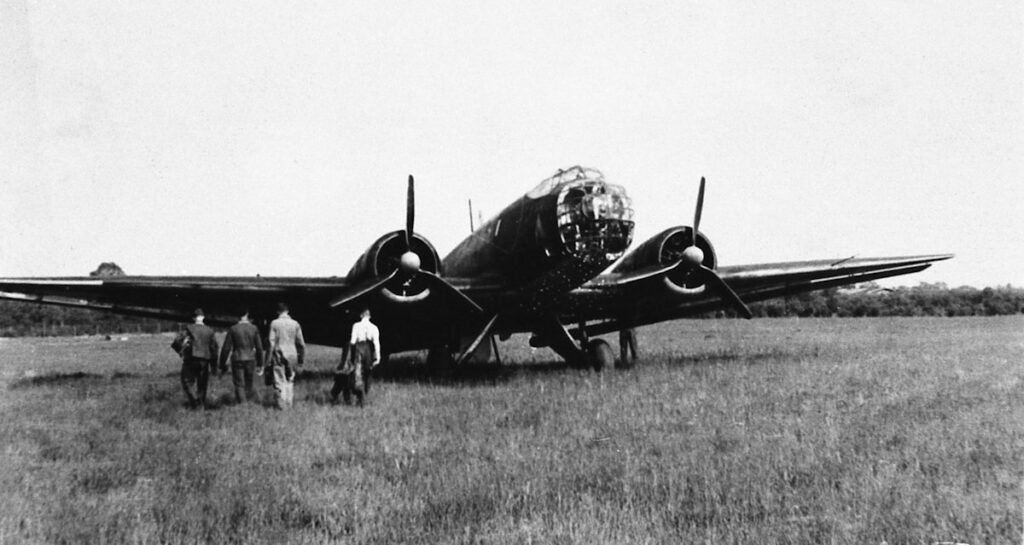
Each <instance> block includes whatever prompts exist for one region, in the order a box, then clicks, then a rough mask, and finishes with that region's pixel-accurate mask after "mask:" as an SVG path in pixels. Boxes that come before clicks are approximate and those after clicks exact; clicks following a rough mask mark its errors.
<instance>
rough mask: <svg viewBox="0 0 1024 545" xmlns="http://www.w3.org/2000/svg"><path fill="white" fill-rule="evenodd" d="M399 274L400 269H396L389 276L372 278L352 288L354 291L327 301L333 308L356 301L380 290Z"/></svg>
mask: <svg viewBox="0 0 1024 545" xmlns="http://www.w3.org/2000/svg"><path fill="white" fill-rule="evenodd" d="M397 275H398V269H395V270H394V271H392V272H391V274H389V275H387V276H383V277H380V278H376V279H374V280H371V281H370V282H368V283H366V284H363V285H362V286H360V287H359V288H357V289H354V290H352V291H350V292H348V293H344V294H342V295H339V296H338V297H335V298H334V299H331V300H330V301H329V302H328V303H327V306H329V307H331V308H338V307H340V306H342V305H345V304H348V303H351V302H352V301H355V300H356V299H359V298H361V297H364V296H366V295H367V294H370V293H372V292H375V291H377V290H379V289H380V288H382V287H384V285H385V284H387V283H388V282H390V281H391V279H392V278H394V277H395V276H397Z"/></svg>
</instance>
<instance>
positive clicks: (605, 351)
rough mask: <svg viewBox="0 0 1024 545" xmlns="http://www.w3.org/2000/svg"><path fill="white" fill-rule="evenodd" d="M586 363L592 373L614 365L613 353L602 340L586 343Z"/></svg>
mask: <svg viewBox="0 0 1024 545" xmlns="http://www.w3.org/2000/svg"><path fill="white" fill-rule="evenodd" d="M587 361H588V362H589V363H590V366H591V367H593V368H594V371H598V372H600V371H601V370H602V369H604V368H605V367H609V366H612V365H615V353H614V352H612V347H611V346H609V345H608V343H607V342H606V341H605V340H604V339H593V340H591V341H590V342H589V343H587Z"/></svg>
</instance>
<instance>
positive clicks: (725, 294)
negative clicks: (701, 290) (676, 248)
mask: <svg viewBox="0 0 1024 545" xmlns="http://www.w3.org/2000/svg"><path fill="white" fill-rule="evenodd" d="M703 210H704V177H703V176H702V177H701V179H700V189H699V190H698V191H697V209H696V210H695V211H694V212H693V232H692V233H691V235H692V237H691V238H690V246H689V247H687V248H686V249H685V250H683V257H682V259H681V260H680V261H681V263H683V264H684V265H685V266H686V267H687V268H688V269H690V272H691V273H697V274H700V275H702V276H703V277H704V281H705V282H707V283H708V284H710V285H711V286H712V288H713V289H714V290H715V291H717V292H718V296H719V297H721V298H722V300H723V301H725V302H726V303H729V304H730V305H732V306H733V308H735V309H736V312H739V313H740V315H742V316H743V317H744V318H747V319H750V318H753V317H754V315H753V313H751V312H750V308H749V307H747V305H746V303H744V302H743V299H740V296H739V295H737V294H736V292H735V291H733V289H732V288H730V287H729V284H726V283H725V280H722V277H720V276H718V273H717V272H715V270H714V269H712V268H711V267H708V266H706V265H704V250H701V249H700V248H698V247H697V230H698V229H699V228H700V216H701V213H702V212H703Z"/></svg>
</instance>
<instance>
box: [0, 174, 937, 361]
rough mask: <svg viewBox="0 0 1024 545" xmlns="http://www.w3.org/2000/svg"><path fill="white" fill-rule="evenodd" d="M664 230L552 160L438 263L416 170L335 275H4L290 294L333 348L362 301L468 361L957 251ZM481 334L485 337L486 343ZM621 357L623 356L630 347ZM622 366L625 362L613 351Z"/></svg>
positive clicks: (109, 307)
mask: <svg viewBox="0 0 1024 545" xmlns="http://www.w3.org/2000/svg"><path fill="white" fill-rule="evenodd" d="M703 201H704V179H701V181H700V189H699V191H698V194H697V206H696V212H695V214H694V219H693V225H692V226H685V225H682V226H677V227H670V228H668V229H665V230H664V231H662V232H660V233H658V234H657V235H654V236H653V237H651V238H650V239H648V240H646V241H644V242H643V243H641V244H640V245H638V246H636V247H635V248H633V249H632V250H631V251H628V249H629V248H630V245H631V243H632V242H633V226H634V222H633V210H632V206H631V201H630V199H629V197H628V196H627V195H626V191H625V189H623V188H622V187H621V186H618V185H613V184H610V183H608V182H606V181H605V179H604V176H603V175H602V174H601V173H600V172H599V171H597V170H594V169H590V168H584V167H580V166H575V167H572V168H569V169H567V170H559V171H558V172H557V173H556V174H555V175H554V176H552V177H550V178H548V179H546V180H544V181H543V182H541V183H540V185H538V186H537V187H535V188H534V189H533V190H531V191H530V192H528V193H526V194H525V195H523V196H522V197H521V198H520V199H518V200H517V201H515V202H513V203H512V204H511V205H509V206H508V207H507V208H505V209H504V210H502V211H501V213H500V214H498V215H497V216H496V217H494V218H493V219H491V220H489V221H487V222H485V223H483V224H482V225H480V226H479V227H478V228H477V229H475V230H474V231H473V233H472V234H471V235H470V236H469V237H468V238H466V239H465V240H463V241H462V243H461V244H459V245H458V246H456V247H455V249H454V250H452V251H451V253H449V254H448V255H447V257H445V258H444V259H440V258H439V256H438V253H437V250H435V249H434V246H433V245H432V244H431V243H430V242H429V241H428V240H427V239H426V238H424V237H423V236H422V235H420V234H418V233H416V232H415V231H414V230H413V223H414V218H415V200H414V191H413V178H412V176H409V186H408V201H407V209H406V221H405V229H404V230H397V231H392V232H389V233H386V234H384V235H383V236H381V237H380V238H378V239H377V240H376V241H375V242H374V243H373V244H371V245H370V247H369V248H368V249H367V250H366V251H365V252H364V253H363V254H362V256H360V257H359V259H358V260H357V261H356V263H355V265H354V266H353V267H352V270H350V271H349V273H348V275H347V276H345V277H344V278H339V277H333V276H332V277H324V278H295V277H278V278H272V277H261V276H256V277H195V276H161V277H158V276H118V277H105V278H96V277H63V278H8V279H0V298H3V299H12V300H18V301H28V302H35V303H42V304H53V305H63V306H71V307H81V308H89V309H100V310H105V311H109V312H114V313H119V314H129V315H137V316H146V317H155V318H163V319H169V320H177V321H188V319H189V318H190V316H191V312H192V309H193V308H195V307H199V306H201V307H203V308H204V309H206V312H207V323H209V324H212V325H219V326H227V325H230V324H231V323H233V322H234V321H235V320H236V319H237V317H238V315H239V314H240V309H242V308H248V309H250V313H251V315H253V316H255V317H256V318H257V319H258V320H266V319H269V318H270V317H271V316H272V311H273V309H274V307H275V306H276V304H277V303H278V302H281V301H283V302H286V303H288V304H289V306H290V307H291V310H292V315H293V316H295V317H296V318H297V319H298V320H299V321H300V322H301V323H302V325H303V331H304V333H305V337H306V339H307V340H308V341H309V342H314V343H318V344H325V345H332V346H342V345H344V344H346V343H347V342H348V332H349V324H351V323H353V322H354V321H355V320H357V319H358V316H359V313H360V311H361V310H362V309H364V308H369V309H370V310H371V312H372V314H373V319H374V321H375V322H376V323H377V325H378V326H379V328H380V331H381V343H382V345H383V350H384V352H386V353H389V354H390V353H396V352H402V351H410V350H420V349H428V350H429V352H428V361H430V362H432V363H435V364H439V365H445V364H449V363H462V362H463V361H466V360H467V359H469V358H470V357H471V356H474V355H477V356H479V355H480V354H481V353H487V354H485V355H486V356H487V357H489V352H490V349H491V348H492V347H494V348H495V349H496V348H497V343H496V341H495V340H494V336H498V337H499V338H501V339H503V340H505V339H508V337H509V336H510V335H511V334H513V333H531V334H532V337H531V338H530V344H531V345H532V346H536V347H541V346H547V347H550V348H551V349H553V350H554V351H555V352H556V353H558V355H559V356H561V357H562V358H564V359H565V360H566V361H567V362H568V363H569V364H571V365H573V366H579V367H588V366H589V367H593V368H595V369H598V370H600V369H601V368H603V367H604V366H607V365H610V364H613V363H616V362H615V357H614V355H613V352H612V350H611V348H610V346H609V345H608V343H607V342H605V341H604V340H602V339H599V338H596V337H597V336H598V335H602V334H606V333H611V332H614V331H619V330H623V329H629V328H635V327H637V326H643V325H646V324H652V323H655V322H661V321H665V320H673V319H677V318H683V317H686V316H692V315H695V314H701V313H705V312H708V311H712V310H716V309H725V308H731V309H733V310H735V311H736V312H737V313H738V314H739V315H741V316H745V317H747V318H749V317H750V316H751V313H750V309H749V308H747V305H746V303H745V302H747V301H758V300H763V299H769V298H772V297H781V296H786V295H791V294H795V293H799V292H805V291H811V290H818V289H824V288H829V287H833V286H840V285H844V284H852V283H856V282H865V281H869V280H876V279H879V278H885V277H890V276H897V275H902V274H910V273H915V272H918V271H922V270H924V269H926V268H928V267H929V266H931V263H932V262H935V261H941V260H944V259H949V258H951V257H952V255H946V254H944V255H922V256H911V257H887V258H860V259H854V258H850V259H842V260H834V259H833V260H817V261H800V262H788V263H773V264H762V265H741V266H730V267H719V266H718V258H717V256H716V254H715V250H714V247H713V246H712V245H711V241H710V240H709V239H708V237H707V236H706V235H705V234H704V233H701V232H700V230H699V226H700V217H701V209H702V207H703ZM485 341H486V342H485ZM623 353H624V354H625V351H623ZM617 363H618V365H619V366H621V367H630V366H631V365H632V364H633V357H632V356H627V357H626V358H625V361H622V359H620V361H619V362H617Z"/></svg>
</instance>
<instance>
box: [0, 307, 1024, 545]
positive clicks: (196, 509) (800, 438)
mask: <svg viewBox="0 0 1024 545" xmlns="http://www.w3.org/2000/svg"><path fill="white" fill-rule="evenodd" d="M639 337H640V342H641V349H642V350H643V351H644V355H645V361H644V362H643V363H642V364H641V365H640V366H639V367H638V368H637V369H635V370H633V371H631V372H616V371H608V372H605V373H604V374H603V375H596V374H593V373H590V372H584V371H576V370H571V369H567V368H565V367H564V366H558V365H554V366H552V365H546V364H544V362H545V361H546V360H550V359H551V356H550V354H549V353H548V352H547V351H544V350H541V351H532V350H531V349H529V348H528V347H526V346H525V345H524V343H523V342H522V339H515V340H513V341H512V342H510V343H506V344H505V345H503V348H504V354H503V355H504V356H505V359H506V363H507V362H508V361H509V360H511V361H513V362H515V365H511V366H510V365H506V366H505V367H502V368H497V367H494V366H481V367H477V368H474V369H471V370H469V371H468V372H466V373H464V374H462V375H461V376H458V377H455V378H452V379H446V380H438V379H432V378H430V377H429V376H427V375H426V374H425V373H423V372H422V371H421V370H420V369H419V368H418V367H416V366H413V365H411V364H410V363H409V362H408V361H399V362H396V363H395V364H393V365H392V366H391V367H390V368H388V369H384V370H383V371H384V372H383V373H382V375H383V380H381V381H378V382H377V383H376V384H375V388H374V390H373V392H372V394H371V400H370V404H369V406H368V407H367V408H366V409H363V410H357V409H353V408H348V407H338V406H332V405H330V404H329V403H327V394H326V390H327V389H328V388H329V387H330V379H329V376H330V369H331V368H332V366H333V363H334V360H335V358H336V357H337V352H336V351H334V350H329V349H317V350H314V351H313V354H312V357H311V359H310V364H309V365H308V366H307V367H309V368H310V369H308V370H307V372H306V375H305V376H303V377H300V381H299V382H298V383H297V385H296V406H295V408H294V410H292V411H290V412H276V411H272V410H268V409H265V408H263V407H262V406H259V405H245V406H236V405H232V404H230V403H228V399H229V397H230V396H229V392H230V389H231V388H230V380H228V379H227V378H224V379H220V380H219V381H215V382H214V385H213V388H212V391H213V392H214V394H215V396H216V398H217V402H218V404H219V408H217V409H216V410H211V411H206V412H191V411H188V410H186V409H185V408H184V406H183V395H182V393H181V392H180V387H179V385H178V383H177V377H176V371H177V367H176V359H175V357H174V355H173V353H171V351H170V349H168V348H167V345H168V344H169V343H170V338H169V337H163V336H140V337H130V338H128V339H127V340H125V341H119V340H115V341H102V340H98V339H24V340H17V339H15V340H3V341H0V362H2V363H0V382H2V383H3V384H4V385H5V386H6V389H5V395H4V396H3V398H2V401H0V406H2V410H3V414H4V418H3V423H2V424H0V444H2V445H4V447H3V449H4V450H3V453H2V456H0V489H2V490H3V491H4V493H3V495H2V499H0V542H2V543H17V542H57V543H62V542H63V543H82V542H92V543H105V542H110V543H203V542H236V543H280V542H296V543H306V542H308V543H321V542H325V541H335V540H338V541H344V542H346V543H348V542H351V543H394V542H421V543H530V542H536V543H669V542H672V543H682V542H686V543H880V542H882V541H883V540H884V541H886V542H888V543H890V544H897V543H932V542H936V541H961V542H967V543H972V544H977V543H1011V542H1018V541H1020V537H1021V532H1022V526H1021V513H1022V489H1021V486H1022V481H1024V471H1022V469H1024V426H1022V422H1024V407H1022V396H1024V383H1022V378H1024V369H1022V368H1021V364H1022V359H1021V354H1022V352H1024V320H1022V319H1021V318H1020V317H1005V318H967V319H888V318H886V319H849V320H847V319H843V320H839V319H836V320H829V319H823V320H754V321H750V322H742V321H732V320H729V321H725V320H720V321H682V322H675V323H671V324H663V325H661V326H658V327H653V328H648V329H643V330H641V331H640V332H639Z"/></svg>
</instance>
